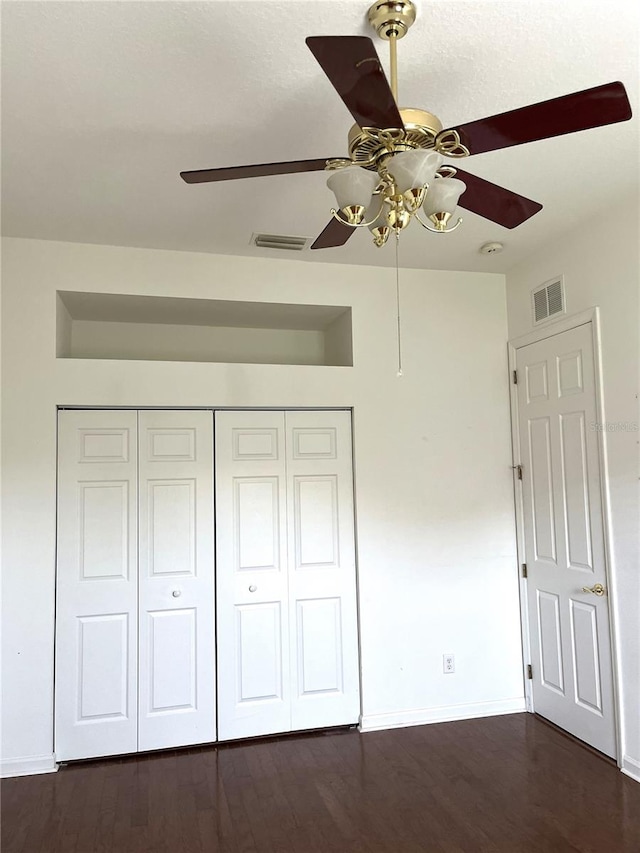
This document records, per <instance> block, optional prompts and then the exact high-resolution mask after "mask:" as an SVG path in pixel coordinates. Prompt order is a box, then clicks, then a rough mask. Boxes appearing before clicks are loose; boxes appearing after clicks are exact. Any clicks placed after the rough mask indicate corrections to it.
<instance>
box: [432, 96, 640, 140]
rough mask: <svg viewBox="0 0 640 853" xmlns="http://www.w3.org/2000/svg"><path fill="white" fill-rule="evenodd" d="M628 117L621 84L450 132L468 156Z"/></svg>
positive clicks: (626, 99) (538, 105) (629, 108)
mask: <svg viewBox="0 0 640 853" xmlns="http://www.w3.org/2000/svg"><path fill="white" fill-rule="evenodd" d="M630 118H631V104H630V103H629V98H628V97H627V93H626V91H625V88H624V86H623V85H622V83H606V84H605V85H604V86H596V87H595V88H593V89H585V90H584V91H583V92H574V93H573V94H572V95H563V96H562V97H560V98H552V99H551V100H550V101H542V102H541V103H539V104H531V105H530V106H528V107H522V108H521V109H519V110H511V111H510V112H507V113H500V115H495V116H489V117H488V118H481V119H478V120H477V121H471V122H468V123H467V124H461V125H460V126H459V127H454V128H449V129H450V130H456V131H457V132H458V134H459V135H460V141H461V142H462V144H463V145H464V146H466V147H467V148H468V149H469V151H470V152H471V154H484V152H485V151H497V150H498V149H500V148H510V147H511V146H512V145H522V144H523V143H524V142H537V141H538V140H539V139H550V138H551V137H553V136H564V134H566V133H576V131H579V130H589V129H590V128H592V127H603V126H604V125H607V124H615V123H616V122H619V121H627V119H630ZM445 132H446V131H445Z"/></svg>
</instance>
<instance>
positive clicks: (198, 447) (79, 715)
mask: <svg viewBox="0 0 640 853" xmlns="http://www.w3.org/2000/svg"><path fill="white" fill-rule="evenodd" d="M58 434H59V439H58V553H57V590H56V597H57V605H56V671H55V751H56V757H57V759H58V760H59V761H65V760H73V759H79V758H90V757H97V756H104V755H117V754H121V753H127V752H136V751H143V750H153V749H161V748H166V747H176V746H184V745H189V744H198V743H208V742H212V741H215V740H218V739H220V740H229V739H233V738H242V737H251V736H255V735H264V734H273V733H277V732H286V731H292V730H297V729H309V728H319V727H327V726H334V725H342V724H348V723H355V722H357V719H358V714H359V673H358V638H357V605H356V581H355V551H354V534H353V494H352V462H351V424H350V414H349V413H348V412H344V411H331V412H328V411H294V412H293V411H287V412H284V411H278V412H275V411H218V412H215V441H214V412H213V411H211V410H198V411H156V410H153V411H150V410H141V411H130V410H118V411H104V410H65V411H61V412H59V422H58ZM214 448H215V460H214ZM214 483H215V499H214ZM214 530H215V536H214ZM216 641H217V642H216ZM216 645H217V649H216ZM216 661H217V666H216Z"/></svg>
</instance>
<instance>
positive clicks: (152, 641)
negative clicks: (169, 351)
mask: <svg viewBox="0 0 640 853" xmlns="http://www.w3.org/2000/svg"><path fill="white" fill-rule="evenodd" d="M138 418H139V449H138V459H139V471H140V475H139V476H140V480H139V490H140V534H139V566H140V600H139V601H140V603H139V637H140V639H139V673H140V675H139V700H138V709H139V710H138V713H139V741H138V749H139V750H148V749H160V748H162V747H170V746H183V745H186V744H195V743H206V742H210V741H214V740H215V739H216V713H215V711H216V706H215V627H214V544H213V413H212V412H211V411H141V412H139V415H138Z"/></svg>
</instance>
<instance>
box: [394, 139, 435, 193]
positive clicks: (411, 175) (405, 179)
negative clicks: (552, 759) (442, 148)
mask: <svg viewBox="0 0 640 853" xmlns="http://www.w3.org/2000/svg"><path fill="white" fill-rule="evenodd" d="M443 159H444V158H443V157H442V155H441V154H438V153H437V151H425V150H424V149H422V148H416V149H415V151H401V152H400V153H399V154H395V155H394V156H393V158H392V160H391V163H389V164H388V166H387V169H388V170H389V172H390V173H391V174H392V175H393V177H394V179H395V182H396V187H397V189H398V192H399V193H406V192H407V190H412V189H418V188H419V187H423V186H424V185H425V184H430V183H431V181H432V180H433V178H434V175H435V173H436V172H437V171H438V169H439V168H440V166H442V162H443Z"/></svg>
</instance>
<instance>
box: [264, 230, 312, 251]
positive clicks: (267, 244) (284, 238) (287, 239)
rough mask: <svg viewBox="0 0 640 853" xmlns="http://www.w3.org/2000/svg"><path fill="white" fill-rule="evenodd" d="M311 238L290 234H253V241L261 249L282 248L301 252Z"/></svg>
mask: <svg viewBox="0 0 640 853" xmlns="http://www.w3.org/2000/svg"><path fill="white" fill-rule="evenodd" d="M309 240H310V238H309V237H291V236H289V235H288V234H253V235H252V237H251V242H252V243H253V245H254V246H257V247H258V248H259V249H282V250H283V251H285V252H301V251H302V250H303V249H304V248H306V246H307V244H308V243H309Z"/></svg>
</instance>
